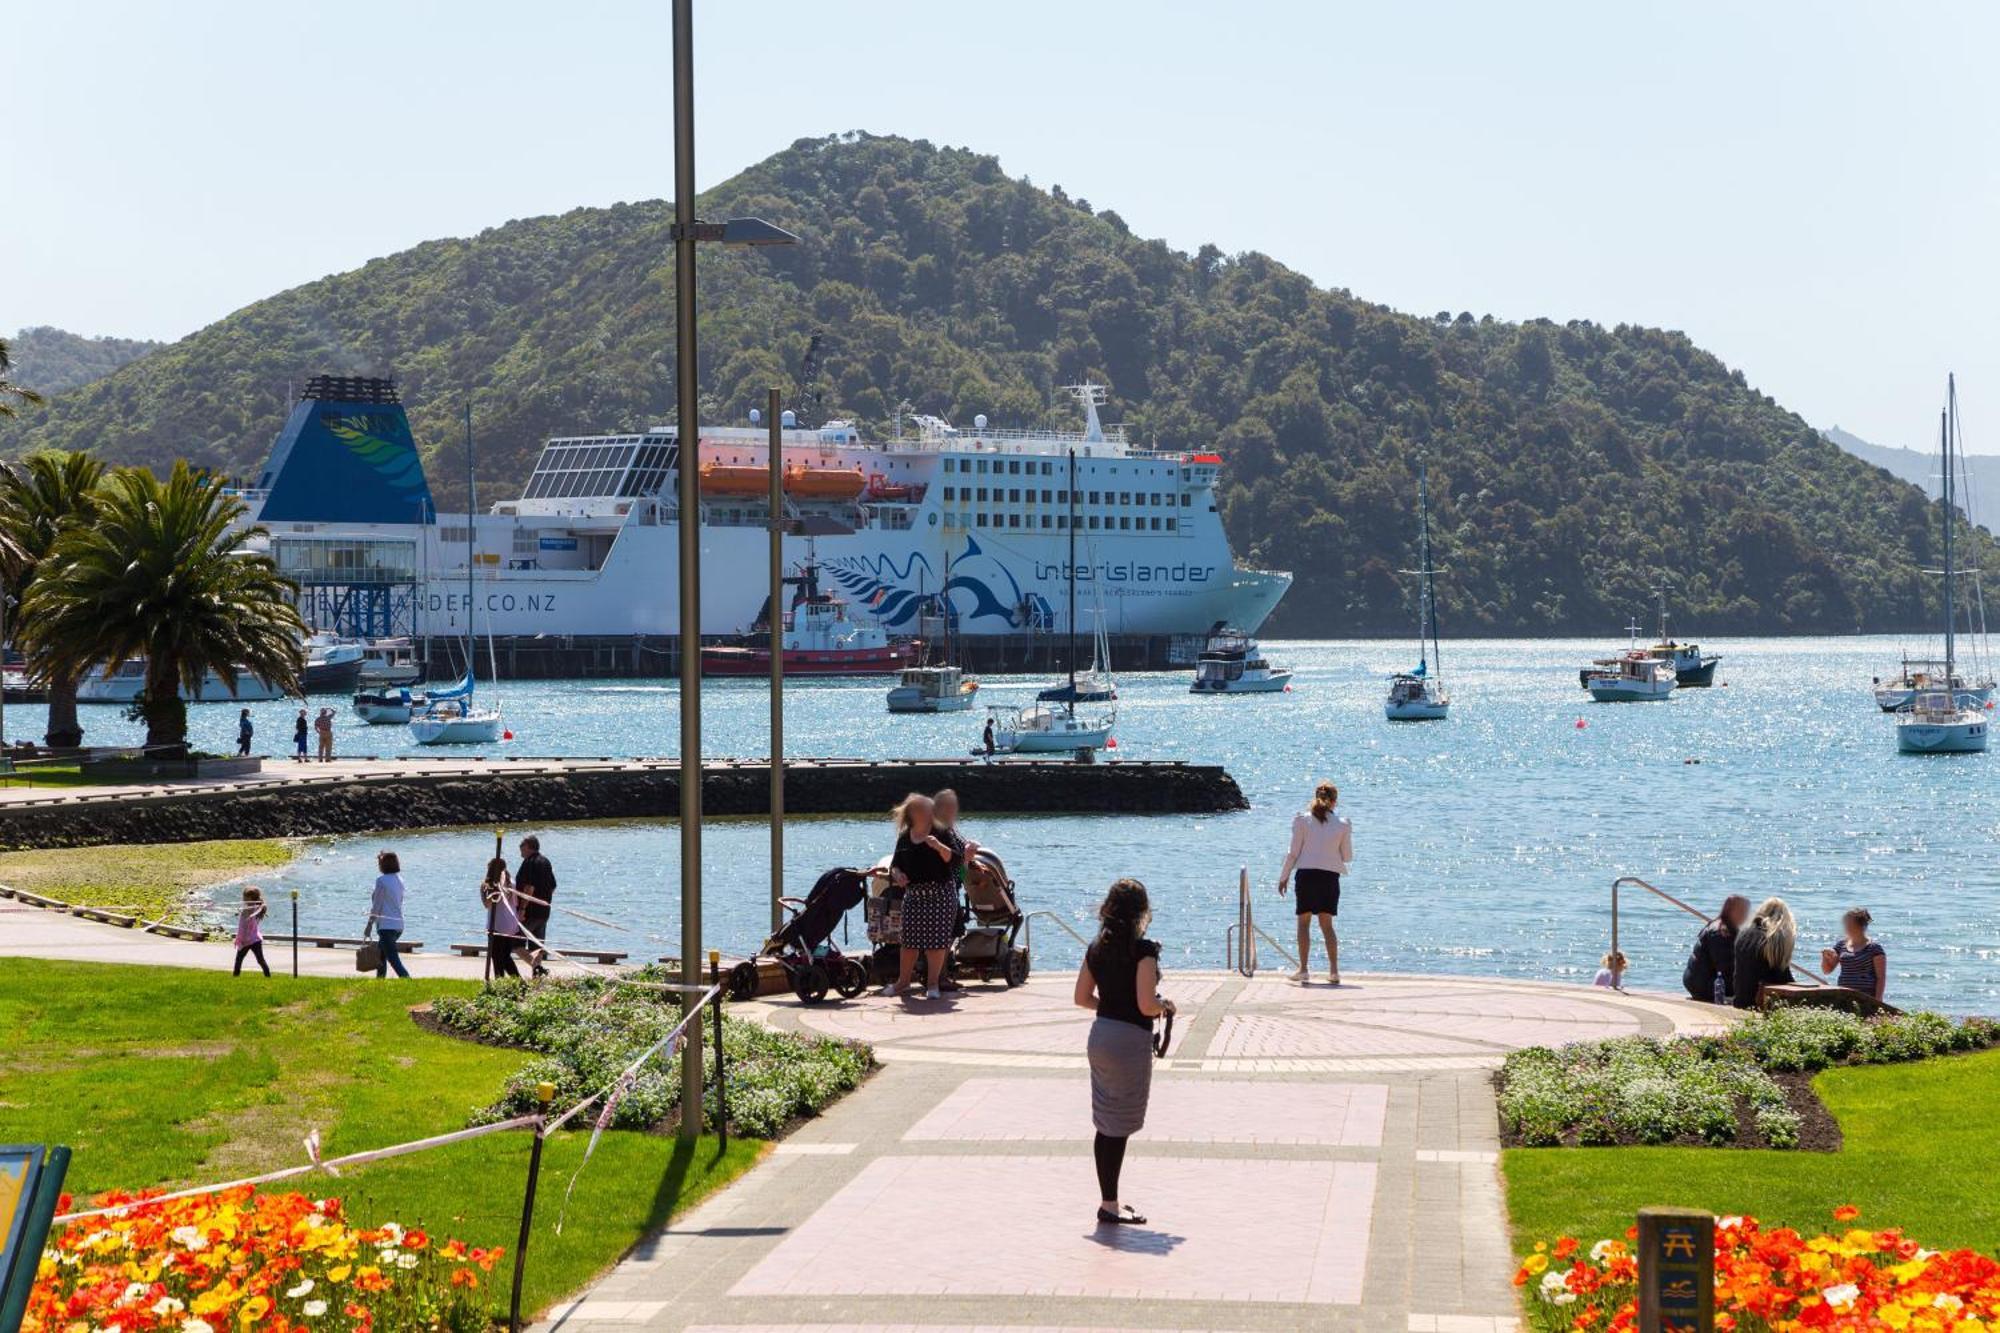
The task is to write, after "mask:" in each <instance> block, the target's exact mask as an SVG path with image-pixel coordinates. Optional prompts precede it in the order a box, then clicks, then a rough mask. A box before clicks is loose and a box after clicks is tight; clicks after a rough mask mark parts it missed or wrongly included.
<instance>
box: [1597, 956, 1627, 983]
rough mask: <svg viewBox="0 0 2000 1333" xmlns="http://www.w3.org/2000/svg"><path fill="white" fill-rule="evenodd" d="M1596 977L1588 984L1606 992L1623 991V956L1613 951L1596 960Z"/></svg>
mask: <svg viewBox="0 0 2000 1333" xmlns="http://www.w3.org/2000/svg"><path fill="white" fill-rule="evenodd" d="M1597 963H1598V966H1597V976H1596V978H1595V979H1594V980H1592V982H1591V983H1590V984H1591V985H1593V986H1602V987H1604V988H1605V989H1606V990H1624V989H1625V955H1624V954H1622V953H1620V952H1619V951H1618V950H1616V949H1613V950H1612V951H1611V952H1610V953H1608V954H1605V955H1604V957H1602V958H1600V959H1598V960H1597Z"/></svg>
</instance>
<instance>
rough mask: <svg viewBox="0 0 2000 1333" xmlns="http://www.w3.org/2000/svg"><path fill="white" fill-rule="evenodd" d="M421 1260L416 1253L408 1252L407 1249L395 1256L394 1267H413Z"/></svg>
mask: <svg viewBox="0 0 2000 1333" xmlns="http://www.w3.org/2000/svg"><path fill="white" fill-rule="evenodd" d="M421 1262H422V1260H420V1259H418V1258H417V1256H416V1255H414V1254H410V1253H408V1252H407V1251H406V1252H405V1253H402V1254H399V1255H397V1256H396V1267H398V1268H415V1267H416V1266H417V1265H418V1264H419V1263H421Z"/></svg>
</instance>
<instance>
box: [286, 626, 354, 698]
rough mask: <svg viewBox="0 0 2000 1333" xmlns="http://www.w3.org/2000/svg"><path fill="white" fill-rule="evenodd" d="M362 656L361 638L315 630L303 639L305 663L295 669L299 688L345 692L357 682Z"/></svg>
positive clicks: (327, 692) (323, 691)
mask: <svg viewBox="0 0 2000 1333" xmlns="http://www.w3.org/2000/svg"><path fill="white" fill-rule="evenodd" d="M366 656H367V644H366V643H365V642H364V641H363V640H360V639H343V638H337V637H335V636H333V635H331V634H315V635H313V636H312V637H311V638H309V639H307V640H306V664H305V669H304V670H303V671H301V672H300V673H299V688H300V689H301V690H302V691H304V692H305V693H307V694H346V693H347V692H348V691H350V690H352V689H354V688H356V687H357V686H359V685H360V684H361V664H362V660H363V659H364V658H365V657H366Z"/></svg>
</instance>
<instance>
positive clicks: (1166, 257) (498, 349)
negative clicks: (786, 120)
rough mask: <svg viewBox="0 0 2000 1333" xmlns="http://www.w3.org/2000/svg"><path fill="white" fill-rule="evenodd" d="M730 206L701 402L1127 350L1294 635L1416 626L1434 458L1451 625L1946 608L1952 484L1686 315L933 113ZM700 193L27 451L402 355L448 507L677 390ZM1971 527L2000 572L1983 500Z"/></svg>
mask: <svg viewBox="0 0 2000 1333" xmlns="http://www.w3.org/2000/svg"><path fill="white" fill-rule="evenodd" d="M702 208H703V212H704V215H705V216H708V217H712V218H720V217H725V216H730V215H738V214H755V215H758V216H762V217H765V218H767V219H769V220H771V221H773V222H776V223H778V224H780V225H781V226H784V227H787V228H790V229H791V230H793V231H795V232H797V233H798V234H799V235H800V236H801V237H802V238H803V242H804V243H803V244H802V245H800V246H798V247H796V248H793V249H789V250H760V251H746V252H739V251H726V250H723V249H721V248H719V247H709V248H705V249H704V251H703V255H704V259H703V268H702V295H703V303H702V308H703V317H702V344H701V354H702V355H701V365H702V387H703V402H704V408H705V410H704V416H705V418H706V419H708V420H711V421H723V420H741V419H743V417H744V414H745V413H747V411H748V410H749V409H750V407H752V406H753V405H755V404H757V403H761V402H762V400H763V391H764V388H765V386H766V385H769V384H776V385H779V386H781V387H784V388H786V389H788V390H794V389H796V388H798V387H801V386H796V385H795V384H794V380H795V377H796V375H797V373H798V371H799V367H800V365H801V363H802V361H803V359H804V356H805V352H806V347H807V343H808V340H809V338H810V337H811V335H812V334H813V333H814V332H815V331H821V332H822V333H823V343H822V350H821V356H820V361H819V371H818V374H817V376H816V382H815V383H814V384H812V385H810V386H804V387H809V388H810V389H811V390H813V391H814V392H816V393H818V394H819V396H820V399H821V400H822V401H823V404H824V407H825V411H826V414H828V415H848V416H854V417H858V418H860V419H861V420H862V421H863V422H864V423H865V424H866V426H867V427H868V429H869V431H870V433H871V434H874V435H880V434H882V433H884V430H885V428H886V426H887V424H888V422H889V419H890V418H891V416H892V415H893V413H894V412H895V410H896V409H897V407H898V405H899V404H901V403H908V404H909V405H910V406H911V407H913V408H914V409H915V410H917V411H922V412H931V413H937V414H940V415H943V416H946V417H949V418H952V419H954V420H957V421H961V422H963V421H969V420H970V419H971V417H972V416H973V415H974V414H975V413H978V412H984V413H986V414H987V415H988V416H989V417H990V418H992V419H993V420H994V421H995V422H996V423H1003V424H1027V423H1030V422H1037V421H1060V422H1063V423H1065V424H1074V422H1075V417H1074V409H1073V408H1072V407H1071V406H1070V405H1069V403H1068V401H1067V398H1066V397H1065V396H1064V395H1062V394H1060V393H1059V392H1058V391H1057V390H1056V388H1055V386H1058V385H1061V384H1064V383H1069V382H1073V381H1077V380H1084V379H1096V380H1101V381H1103V382H1104V383H1107V384H1108V385H1110V387H1111V392H1112V403H1111V407H1110V409H1109V410H1108V411H1107V412H1106V414H1105V419H1106V420H1107V421H1123V422H1125V423H1126V424H1127V425H1128V426H1129V427H1130V428H1131V429H1132V431H1133V432H1134V433H1135V434H1136V435H1137V437H1138V438H1139V439H1140V440H1142V441H1144V442H1147V443H1152V444H1157V445H1158V446H1160V447H1162V448H1184V447H1199V448H1210V447H1214V448H1217V449H1219V450H1220V451H1221V452H1222V454H1223V455H1224V457H1225V459H1226V460H1227V463H1228V470H1227V484H1226V492H1225V495H1224V514H1225V518H1226V520H1227V523H1228V527H1229V531H1230V533H1231V535H1232V538H1233V540H1234V541H1235V543H1236V546H1237V549H1238V551H1239V552H1240V553H1241V554H1243V555H1244V556H1245V557H1247V558H1248V559H1250V560H1253V561H1255V562H1257V563H1260V564H1263V565H1267V566H1272V567H1277V568H1283V569H1290V570H1292V571H1294V572H1295V573H1296V575H1297V583H1296V584H1295V586H1294V588H1293V590H1292V592H1291V594H1290V595H1289V596H1288V597H1287V599H1286V601H1285V603H1284V604H1283V606H1282V607H1281V608H1280V610H1279V612H1278V616H1277V618H1276V619H1275V620H1274V621H1273V623H1272V624H1271V625H1270V626H1269V627H1268V632H1270V633H1273V634H1277V633H1292V634H1314V635H1333V634H1369V633H1396V632H1404V631H1406V630H1407V628H1408V625H1409V621H1410V611H1409V591H1410V590H1409V588H1408V586H1407V581H1406V580H1404V579H1401V578H1399V576H1398V575H1397V573H1396V571H1397V570H1398V569H1402V568H1406V567H1408V565H1409V564H1410V563H1411V560H1412V554H1413V552H1412V548H1413V546H1414V539H1415V512H1414V500H1415V491H1416V473H1417V468H1418V466H1419V464H1420V463H1424V464H1426V465H1427V466H1428V468H1429V471H1430V477H1431V495H1432V497H1433V516H1432V517H1433V523H1434V530H1435V532H1436V535H1437V538H1438V542H1439V548H1440V559H1441V563H1443V564H1445V565H1447V566H1448V567H1449V573H1448V574H1446V575H1445V576H1444V577H1443V578H1441V580H1440V589H1439V591H1440V599H1441V602H1442V606H1443V623H1444V627H1445V630H1446V632H1447V633H1454V634H1467V633H1474V632H1481V631H1487V632H1498V633H1550V632H1576V633H1587V634H1592V635H1597V636H1603V637H1607V638H1615V637H1616V636H1617V631H1618V627H1620V626H1622V625H1624V624H1625V623H1626V621H1627V620H1628V619H1630V618H1631V617H1632V616H1633V615H1635V614H1638V615H1641V616H1643V615H1644V613H1645V611H1646V608H1647V607H1648V606H1649V605H1650V602H1651V595H1650V590H1651V589H1652V588H1654V587H1655V586H1656V585H1658V584H1660V583H1661V582H1662V581H1663V580H1664V581H1666V582H1667V583H1669V584H1670V585H1671V586H1673V587H1674V589H1675V592H1674V597H1673V600H1674V603H1675V605H1676V607H1677V608H1678V610H1677V615H1676V623H1677V624H1678V625H1679V626H1680V627H1682V628H1683V629H1685V630H1687V631H1689V632H1698V633H1703V634H1718V633H1757V632H1773V633H1775V632H1788V631H1826V632H1845V631H1852V630H1854V629H1856V628H1857V627H1865V628H1869V629H1881V630H1888V629H1916V628H1920V627H1922V626H1923V625H1925V624H1926V623H1927V621H1928V619H1929V614H1930V613H1928V612H1927V611H1926V608H1928V607H1932V606H1935V604H1936V588H1935V580H1934V579H1928V578H1926V577H1925V576H1924V575H1923V574H1922V572H1921V571H1922V570H1924V569H1925V568H1928V567H1930V566H1932V565H1934V564H1935V563H1936V560H1937V557H1936V555H1935V554H1934V547H1935V544H1936V542H1937V538H1938V534H1939V523H1938V516H1937V510H1936V508H1935V507H1934V506H1933V505H1931V504H1930V503H1929V502H1928V501H1927V500H1926V499H1925V497H1924V496H1923V495H1922V493H1921V492H1919V491H1918V490H1917V489H1916V488H1915V487H1912V486H1909V485H1906V484H1904V483H1902V482H1898V481H1896V480H1894V479H1893V478H1891V477H1890V476H1889V475H1888V474H1887V473H1885V472H1883V471H1881V470H1880V469H1877V468H1874V467H1870V466H1869V465H1867V464H1865V463H1863V462H1861V461H1859V460H1857V459H1855V458H1852V457H1850V456H1849V455H1847V454H1846V453H1844V452H1842V451H1841V450H1840V449H1838V448H1836V447H1835V446H1834V445H1832V444H1830V443H1828V442H1827V441H1826V440H1825V439H1824V438H1822V436H1821V435H1820V433H1819V432H1818V431H1816V430H1815V429H1813V428H1812V427H1811V426H1809V425H1807V423H1806V422H1805V421H1803V420H1801V419H1800V418H1799V417H1798V416H1797V415H1796V414H1794V413H1792V412H1789V411H1787V410H1785V409H1784V408H1782V407H1780V406H1778V405H1777V404H1776V403H1774V402H1772V401H1771V400H1770V399H1769V398H1767V397H1765V396H1764V395H1762V394H1760V393H1758V392H1757V391H1756V390H1754V389H1752V388H1751V387H1750V386H1749V385H1748V383H1747V382H1746V381H1745V379H1744V377H1743V375H1742V374H1741V373H1740V372H1736V371H1732V370H1731V369H1729V368H1728V367H1726V366H1724V365H1723V364H1722V363H1721V362H1719V361H1718V360H1716V359H1715V358H1714V357H1713V356H1710V355H1709V354H1708V353H1706V352H1703V351H1702V350H1701V349H1700V348H1698V347H1696V346H1694V345H1693V344H1692V343H1691V342H1689V341H1688V339H1687V338H1685V337H1683V336H1682V335H1680V334H1677V333H1670V332H1663V331H1661V330H1658V329H1646V328H1633V327H1626V326H1620V327H1617V328H1604V327H1601V326H1598V325H1594V324H1588V323H1581V322H1576V323H1569V324H1554V323H1550V322H1547V321H1541V320H1538V321H1531V322H1529V323H1526V324H1519V325H1517V324H1510V323H1504V322H1499V321H1495V320H1492V319H1490V318H1478V317H1474V316H1472V315H1470V314H1450V313H1446V312H1440V313H1439V314H1437V315H1436V316H1433V317H1430V318H1418V317H1413V316H1410V315H1404V314H1399V313H1397V312H1395V311H1392V310H1389V309H1387V308H1385V307H1383V306H1379V305H1375V304H1371V303H1369V302H1367V301H1363V300H1360V299H1358V298H1356V297H1354V296H1352V295H1350V294H1349V293H1347V292H1345V291H1340V290H1333V291H1328V290H1324V289H1321V288H1317V287H1315V286H1314V285H1313V284H1312V282H1310V281H1309V280H1308V279H1306V278H1305V277H1304V276H1302V275H1300V274H1298V273H1295V272H1293V271H1291V270H1290V269H1287V268H1286V267H1285V266H1284V265H1282V264H1280V263H1278V262H1277V261H1276V260H1274V259H1270V258H1267V257H1265V256H1263V255H1259V254H1245V255H1237V256H1228V255H1224V254H1223V253H1222V252H1221V251H1219V250H1217V249H1216V248H1215V247H1213V246H1204V247H1203V248H1202V249H1201V251H1200V252H1199V253H1197V254H1194V255H1188V254H1185V253H1182V252H1179V251H1176V250H1173V249H1171V248H1170V247H1168V246H1167V245H1165V244H1164V243H1162V242H1159V241H1152V240H1146V239H1143V238H1141V237H1138V236H1135V235H1133V234H1132V233H1131V231H1130V229H1129V228H1128V227H1127V226H1126V225H1125V223H1124V222H1123V221H1122V220H1121V219H1120V218H1119V217H1118V216H1117V214H1115V213H1113V212H1110V211H1108V210H1107V211H1096V210H1094V209H1093V208H1092V207H1091V206H1090V205H1089V204H1088V203H1086V202H1085V201H1084V200H1082V199H1079V198H1074V197H1071V196H1069V195H1066V194H1064V193H1063V192H1062V191H1061V190H1058V189H1050V190H1044V189H1041V188H1038V187H1035V186H1033V185H1031V184H1030V183H1028V182H1027V181H1024V180H1016V179H1010V178H1009V177H1008V176H1007V175H1006V173H1005V172H1004V171H1003V170H1002V168H1001V166H1000V164H999V163H998V162H997V161H996V160H995V159H993V158H991V157H984V156H981V155H979V154H977V153H972V152H968V151H964V150H958V149H939V148H935V147H932V146H931V145H929V144H927V143H920V142H910V141H908V140H903V139H895V138H877V137H870V136H860V135H847V136H840V137H837V138H832V139H822V140H805V141H801V142H800V143H798V144H795V145H793V146H792V147H791V148H790V149H788V150H786V151H785V152H782V153H780V154H778V155H776V156H775V157H772V158H771V159H769V160H768V161H765V162H763V163H761V164H759V165H757V166H755V167H753V168H751V169H750V170H748V171H745V172H743V173H742V174H741V175H739V176H737V177H735V178H734V179H733V180H731V181H729V182H727V183H725V184H724V185H721V186H719V187H717V188H716V189H715V190H714V191H713V192H712V193H711V194H710V195H709V196H708V197H707V198H705V199H704V200H703V203H702ZM668 221H669V218H668V211H667V208H666V206H665V205H663V204H659V203H646V204H623V205H618V206H615V207H611V208H591V209H578V210H576V211H573V212H570V213H566V214H563V215H562V216H559V217H544V218H532V219H528V220H525V221H519V222H512V223H508V224H507V225H505V226H502V227H496V228H494V229H492V230H490V231H487V232H483V233H481V234H480V235H478V236H476V237H472V238H470V239H463V240H444V241H433V242H430V243H427V244H424V245H420V246H417V247H416V248H414V249H411V250H408V251H405V252H403V253H401V254H397V255H392V256H389V257H388V258H385V259H378V260H375V261H372V262H370V263H369V264H367V265H365V266H363V267H362V268H360V269H357V270H355V271H353V272H351V273H344V274H339V275H336V276H334V277H329V278H325V279H322V280H320V281H318V282H313V283H309V284H307V285H305V286H303V287H298V288H295V289H293V290H291V291H288V292H284V293H281V294H279V295H277V296H274V297H272V298H270V299H268V300H265V301H260V302H258V303H257V304H255V305H252V306H250V307H247V308H246V309H243V310H241V311H238V312H237V313H235V314H234V315H231V316H230V317H228V318H227V319H224V320H222V321H221V322H219V323H217V324H215V325H213V326H211V327H209V328H207V329H204V330H202V331H201V332H199V333H197V334H194V335H193V336H191V337H189V338H186V339H184V340H182V341H181V342H179V343H176V344H174V345H172V346H170V347H166V348H163V349H161V350H159V351H157V352H154V353H152V354H150V355H148V356H146V357H144V358H142V359H141V360H139V361H137V362H135V363H133V364H132V365H129V366H127V367H125V368H124V369H123V370H121V371H119V372H117V373H116V374H113V375H111V376H109V377H108V378H106V379H104V380H101V381H99V382H97V383H94V384H91V385H88V386H86V387H84V388H82V389H79V390H77V391H76V392H74V393H71V394H65V395H62V396H61V397H59V398H58V399H57V400H56V401H55V402H54V403H53V404H52V405H51V406H49V407H48V408H46V409H42V410H39V411H32V412H26V413H24V414H23V419H22V420H21V421H20V422H18V423H16V424H15V425H14V426H13V427H12V428H10V429H7V430H5V431H4V432H0V447H4V448H7V449H10V450H20V449H24V448H27V447H31V446H34V445H41V444H51V445H61V446H66V447H89V448H96V449H100V450H102V451H103V452H104V453H106V454H108V455H110V456H112V457H114V458H119V459H139V460H144V461H146V462H149V463H154V464H164V463H165V462H166V461H167V460H169V459H171V458H173V457H175V456H176V455H182V454H185V455H189V456H191V457H193V458H195V459H197V460H198V461H200V462H202V463H205V464H209V465H212V466H216V467H219V468H224V469H228V470H232V471H235V472H239V473H243V472H248V471H250V470H252V469H253V468H254V467H255V466H256V465H257V464H258V463H259V462H260V461H261V460H262V458H263V456H264V453H265V450H266V448H267V446H268V444H269V441H270V439H271V436H272V435H273V433H274V432H275V431H276V429H277V427H278V424H279V422H280V421H281V420H282V418H283V414H284V411H285V407H286V403H285V394H286V391H287V386H288V384H293V383H297V382H299V381H301V380H303V378H304V377H305V376H307V375H310V374H313V373H316V372H344V373H355V372H371V373H378V374H393V375H395V376H396V377H397V378H398V379H399V380H400V381H401V382H402V384H403V386H404V390H405V396H406V400H407V401H408V402H409V403H410V404H411V415H412V419H413V421H414V424H415V427H416V431H417V436H418V439H419V440H420V441H421V442H422V443H423V444H424V446H425V447H426V449H427V450H428V451H430V452H431V453H432V454H433V456H434V457H435V458H437V459H439V460H440V461H441V462H442V463H443V464H444V465H443V466H434V467H433V469H432V475H433V483H434V484H435V485H436V486H437V487H438V489H439V491H440V492H441V494H442V495H444V496H445V497H447V499H446V502H447V503H449V498H448V497H449V495H450V491H451V487H452V483H453V481H454V480H455V478H456V477H457V476H458V475H459V469H460V466H461V464H460V462H455V461H453V460H454V459H458V460H462V458H463V455H462V454H460V453H458V450H459V447H460V446H459V445H458V443H457V439H458V433H457V431H456V429H455V425H454V423H455V420H456V417H457V414H458V412H459V406H460V404H461V403H462V402H463V401H464V400H465V399H466V397H467V396H468V395H469V396H470V397H471V399H472V402H473V405H474V409H475V415H476V418H477V422H478V428H479V436H480V442H481V443H480V457H479V461H480V468H479V471H480V474H481V481H482V492H483V495H484V496H485V497H487V498H492V497H495V496H500V495H511V494H514V493H515V492H516V490H517V489H518V487H519V486H520V484H521V482H522V480H523V479H524V477H525V475H526V470H527V468H528V466H529V463H530V460H531V459H532V457H533V455H534V453H535V451H536V449H537V448H538V447H539V444H540V441H541V439H542V438H543V437H544V436H546V435H548V434H551V433H558V432H581V431H601V430H612V429H618V428H623V427H631V426H636V425H643V424H645V423H647V422H652V421H664V420H671V418H672V414H671V411H670V405H671V403H672V401H673V384H672V362H673V357H672V332H673V330H672V314H671V311H672V304H671V290H672V286H671V266H670V262H669V245H668V236H667V228H668ZM1939 378H1940V385H1942V378H1943V376H1942V371H1941V372H1940V376H1939ZM1910 410H1911V414H1912V417H1913V419H1918V420H1922V419H1925V418H1927V417H1928V416H1929V414H1930V413H1931V412H1932V411H1934V405H1933V404H1928V403H1912V404H1911V405H1910ZM1975 548H1976V549H1975V554H1976V555H1977V557H1978V558H1979V559H1980V560H1981V561H1982V562H1983V563H1984V564H1986V565H1987V566H1988V567H1989V568H1992V569H1993V570H1995V572H2000V558H1996V555H1995V552H1994V550H1993V547H1992V543H1991V542H1990V541H1989V540H1988V539H1986V538H1985V536H1984V535H1983V534H1982V535H1981V536H1980V537H1979V538H1978V539H1977V541H1976V543H1975ZM1996 586H2000V583H1996Z"/></svg>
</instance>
